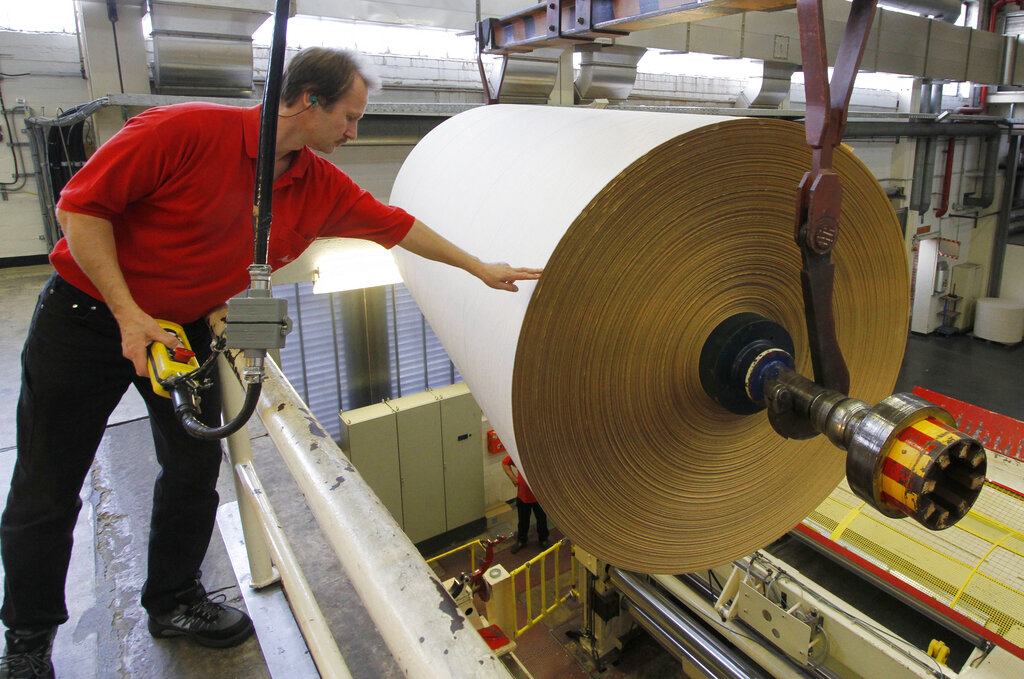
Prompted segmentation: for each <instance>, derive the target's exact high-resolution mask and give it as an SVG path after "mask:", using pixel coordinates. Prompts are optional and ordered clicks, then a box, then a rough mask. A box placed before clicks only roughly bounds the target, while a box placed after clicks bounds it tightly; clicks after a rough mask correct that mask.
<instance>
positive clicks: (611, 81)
mask: <svg viewBox="0 0 1024 679" xmlns="http://www.w3.org/2000/svg"><path fill="white" fill-rule="evenodd" d="M576 51H577V52H579V53H580V57H581V58H580V75H579V77H578V78H576V91H577V92H579V94H580V98H581V99H612V100H623V99H626V98H628V97H629V93H630V92H631V91H632V90H633V85H634V83H635V82H636V66H637V64H638V63H639V62H640V59H641V58H642V57H643V56H644V54H646V52H647V48H646V47H629V46H626V45H597V44H589V45H579V46H577V47H576Z"/></svg>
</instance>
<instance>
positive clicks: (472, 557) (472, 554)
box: [427, 540, 487, 572]
mask: <svg viewBox="0 0 1024 679" xmlns="http://www.w3.org/2000/svg"><path fill="white" fill-rule="evenodd" d="M477 547H479V548H480V553H481V554H483V553H486V549H487V548H486V547H484V543H482V542H480V541H479V540H473V541H472V542H467V543H466V544H464V545H461V546H459V547H456V548H455V549H449V550H448V551H447V552H445V553H444V554H438V555H437V556H433V557H431V558H429V559H427V563H428V564H430V565H433V564H434V563H435V562H437V561H440V560H441V559H443V558H445V557H446V556H451V555H452V554H458V553H459V552H464V551H466V550H469V568H468V569H467V570H468V571H469V572H472V571H475V570H476V568H477V565H476V550H477Z"/></svg>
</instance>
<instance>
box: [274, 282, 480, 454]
mask: <svg viewBox="0 0 1024 679" xmlns="http://www.w3.org/2000/svg"><path fill="white" fill-rule="evenodd" d="M341 294H342V293H336V292H332V293H329V294H321V295H314V294H313V284H312V283H295V284H289V285H277V286H274V296H275V297H282V298H285V299H287V300H288V315H289V316H290V317H291V319H292V323H293V330H292V333H291V334H290V335H289V336H288V342H287V345H286V346H285V348H283V349H282V350H281V370H283V371H284V374H285V375H286V376H287V377H288V381H289V382H291V384H292V386H293V387H294V388H295V391H297V392H298V394H299V396H301V397H302V399H303V400H304V401H305V402H306V403H307V404H308V405H309V407H310V409H311V410H312V411H313V414H314V415H315V416H316V418H317V419H318V420H319V421H320V423H321V424H322V425H323V426H324V428H325V429H326V430H327V431H328V432H329V433H330V434H331V436H332V437H333V438H335V439H337V438H338V435H339V427H340V422H339V420H338V413H339V412H340V411H342V410H348V409H350V408H352V407H353V405H352V404H351V403H349V395H348V379H349V375H350V372H352V371H354V370H360V368H350V366H347V365H346V361H345V332H344V327H343V324H342V313H341ZM384 297H385V313H386V316H387V344H388V364H389V370H390V386H391V391H390V398H398V397H399V396H403V395H404V396H407V395H409V394H415V393H418V392H421V391H424V390H426V389H429V388H436V387H443V386H447V385H449V384H453V383H455V382H458V381H460V380H461V377H460V376H459V373H458V371H457V370H456V369H455V367H454V365H452V362H451V360H450V359H449V358H448V354H447V353H446V352H445V350H444V347H442V346H441V342H440V341H438V339H437V336H436V335H434V331H433V330H432V329H431V328H430V324H429V323H427V322H426V319H424V318H423V314H421V313H420V310H419V307H417V306H416V302H414V301H413V299H412V295H410V294H409V291H408V290H407V289H406V287H405V286H404V285H402V284H401V283H399V284H397V285H389V286H387V288H386V290H385V295H384ZM352 377H353V378H358V377H360V376H359V375H355V374H353V375H352Z"/></svg>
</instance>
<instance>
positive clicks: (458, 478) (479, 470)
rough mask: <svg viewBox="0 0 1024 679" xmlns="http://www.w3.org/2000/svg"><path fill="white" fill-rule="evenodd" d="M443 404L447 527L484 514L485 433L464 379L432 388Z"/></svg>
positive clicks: (454, 526)
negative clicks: (482, 431) (483, 434)
mask: <svg viewBox="0 0 1024 679" xmlns="http://www.w3.org/2000/svg"><path fill="white" fill-rule="evenodd" d="M433 393H434V394H436V395H437V397H438V398H439V399H440V403H441V451H442V453H443V455H444V489H445V515H446V518H447V521H446V528H447V530H452V529H454V528H458V527H459V526H463V525H465V524H467V523H469V522H471V521H475V520H476V519H479V518H480V517H482V516H483V515H484V458H483V446H484V444H483V440H482V438H483V436H482V434H481V429H480V406H478V405H477V404H476V401H475V400H473V395H472V394H470V393H469V387H467V386H466V383H465V382H460V383H458V384H453V385H451V386H450V387H441V388H440V389H435V390H433Z"/></svg>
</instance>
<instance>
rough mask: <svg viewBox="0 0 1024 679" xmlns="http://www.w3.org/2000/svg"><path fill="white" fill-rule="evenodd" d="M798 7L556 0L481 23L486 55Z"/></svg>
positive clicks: (759, 0)
mask: <svg viewBox="0 0 1024 679" xmlns="http://www.w3.org/2000/svg"><path fill="white" fill-rule="evenodd" d="M793 7H796V1H795V0H551V1H550V2H541V3H537V4H536V5H533V6H531V7H527V8H526V9H524V10H521V11H519V12H516V13H514V14H509V15H508V16H504V17H501V18H500V19H494V18H490V19H484V20H482V21H480V22H479V23H477V27H476V31H477V40H478V44H479V45H481V47H482V49H483V51H484V52H486V53H489V54H508V53H510V52H529V51H531V50H535V49H538V48H540V47H557V46H561V45H568V44H572V43H579V42H589V41H593V40H595V39H597V38H607V37H616V36H623V35H627V34H628V33H631V32H633V31H640V30H644V29H647V28H656V27H658V26H669V25H672V24H680V23H686V22H688V21H699V20H701V19H712V18H714V17H720V16H726V15H728V14H739V13H741V12H758V11H759V12H764V11H772V10H780V9H791V8H793Z"/></svg>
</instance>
